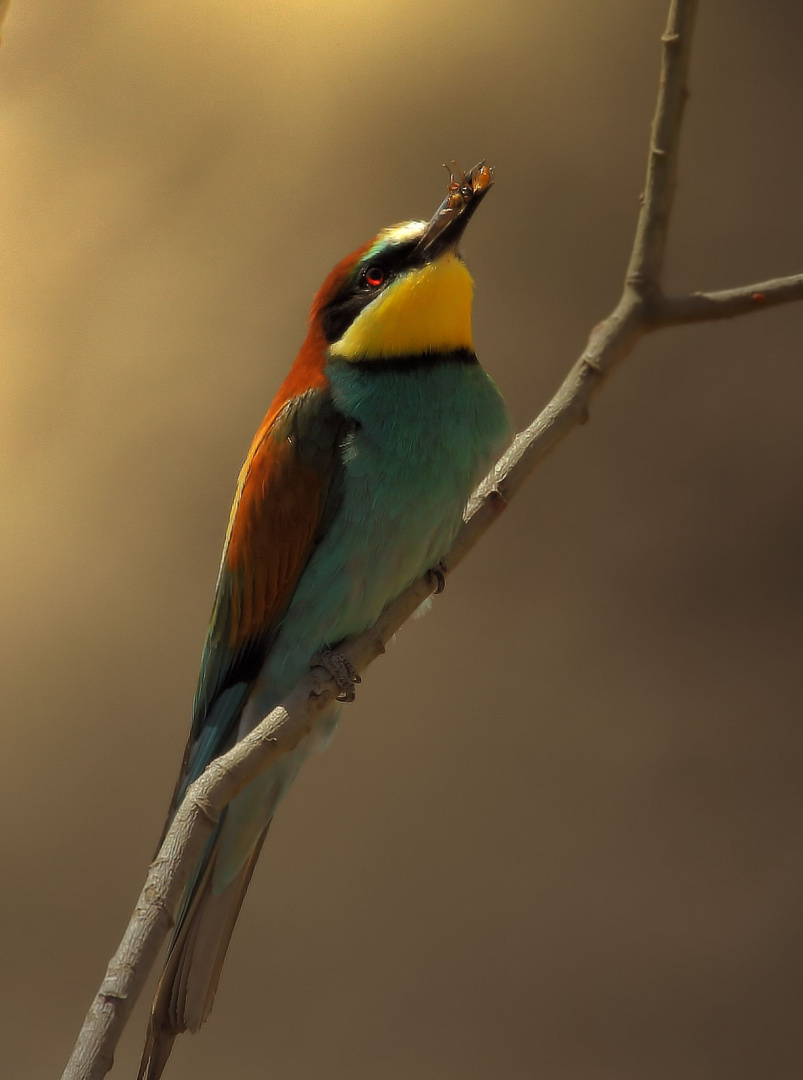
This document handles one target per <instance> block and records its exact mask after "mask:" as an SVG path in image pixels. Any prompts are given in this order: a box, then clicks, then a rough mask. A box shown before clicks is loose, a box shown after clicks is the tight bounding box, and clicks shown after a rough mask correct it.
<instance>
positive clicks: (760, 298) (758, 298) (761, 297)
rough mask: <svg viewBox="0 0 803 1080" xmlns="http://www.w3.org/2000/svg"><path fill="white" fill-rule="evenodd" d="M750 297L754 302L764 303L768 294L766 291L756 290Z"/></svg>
mask: <svg viewBox="0 0 803 1080" xmlns="http://www.w3.org/2000/svg"><path fill="white" fill-rule="evenodd" d="M750 299H751V300H752V301H753V303H754V304H763V303H764V301H765V300H766V299H767V296H766V293H763V292H754V293H753V295H752V296H751V297H750Z"/></svg>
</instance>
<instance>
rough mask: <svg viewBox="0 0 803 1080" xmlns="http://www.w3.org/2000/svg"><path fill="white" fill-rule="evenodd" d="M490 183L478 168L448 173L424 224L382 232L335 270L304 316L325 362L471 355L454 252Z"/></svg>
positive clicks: (465, 277)
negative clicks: (324, 350)
mask: <svg viewBox="0 0 803 1080" xmlns="http://www.w3.org/2000/svg"><path fill="white" fill-rule="evenodd" d="M492 183H493V175H492V172H491V170H490V169H489V168H488V166H487V165H485V163H484V162H481V163H480V164H479V165H477V166H475V167H474V168H473V169H471V170H470V171H469V172H468V173H455V172H452V173H451V174H450V180H449V190H448V193H447V196H446V198H445V199H444V201H443V202H442V203H441V205H440V206H439V207H438V209H437V211H436V212H435V215H434V217H433V218H432V219H431V220H430V221H429V222H425V221H408V222H404V223H403V224H401V225H394V226H392V227H391V228H389V229H383V230H382V232H380V233H379V235H378V236H376V237H375V238H374V239H373V240H372V241H370V243H368V244H366V245H364V246H363V247H361V248H359V249H358V250H357V251H355V252H353V253H352V254H351V255H350V256H348V258H346V259H344V260H343V261H342V262H341V263H339V264H338V265H337V266H336V267H335V269H334V270H333V271H332V273H331V274H330V275H329V277H328V278H327V279H326V281H325V282H324V284H323V286H322V288H321V289H320V291H319V293H318V295H317V296H316V298H315V302H314V303H313V307H312V312H311V317H310V318H311V329H312V330H313V332H314V333H315V334H316V336H317V337H319V338H320V337H323V339H325V341H326V345H327V346H328V349H329V355H330V356H333V357H340V358H342V359H344V360H346V361H350V362H353V363H361V362H370V361H372V360H383V359H385V360H387V359H393V358H399V359H401V358H403V357H420V356H422V355H424V354H429V353H453V352H459V351H462V350H472V349H473V344H472V336H471V301H472V294H473V282H472V280H471V275H470V274H469V272H468V270H467V269H466V266H465V263H464V262H463V260H462V258H461V257H460V255H459V253H458V250H457V246H458V243H459V241H460V238H461V237H462V235H463V232H464V230H465V227H466V225H467V224H468V222H469V220H470V218H471V216H472V214H473V213H474V211H475V210H476V208H477V206H478V205H479V203H480V201H481V200H482V198H483V197H484V195H485V194H486V192H487V191H488V189H489V188H490V186H491V184H492Z"/></svg>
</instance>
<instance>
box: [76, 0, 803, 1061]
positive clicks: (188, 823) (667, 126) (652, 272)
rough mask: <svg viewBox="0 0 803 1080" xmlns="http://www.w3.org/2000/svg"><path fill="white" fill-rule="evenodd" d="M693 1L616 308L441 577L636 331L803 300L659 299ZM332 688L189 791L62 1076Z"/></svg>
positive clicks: (294, 708) (681, 19)
mask: <svg viewBox="0 0 803 1080" xmlns="http://www.w3.org/2000/svg"><path fill="white" fill-rule="evenodd" d="M696 7H697V3H696V0H672V3H671V6H670V12H669V21H668V25H667V30H666V33H665V34H664V36H663V38H662V42H663V61H662V69H661V85H660V90H659V95H658V103H657V107H656V113H655V119H654V122H653V127H652V142H651V146H650V156H649V163H648V168H647V181H646V185H645V195H644V202H643V206H642V210H641V214H640V216H639V222H638V228H637V231H636V237H635V241H634V244H633V251H632V254H631V258H630V264H629V268H628V272H627V277H626V281H625V287H624V291H623V293H622V297H621V299H620V300H619V303H618V304H617V306H616V308H615V309H614V311H613V312H611V314H610V315H609V316H608V317H607V318H606V319H604V320H603V322H601V323H600V324H599V325H598V326H596V327H595V328H594V330H593V331H592V332H591V335H590V338H589V341H588V344H587V346H586V348H585V350H584V352H583V354H582V356H581V357H580V358H579V359H578V360H577V361H576V362H575V364H574V365H573V366H572V368H571V369H570V371H569V373H568V375H567V376H566V378H565V380H564V382H563V384H562V385H561V386H560V388H559V389H558V391H557V393H556V394H555V396H554V397H553V398H552V400H551V401H550V402H549V404H548V405H547V406H546V408H544V409H543V411H542V412H541V413H540V414H539V416H537V417H536V419H535V420H534V421H533V422H532V424H531V425H530V426H529V427H528V428H527V429H526V430H525V431H523V432H521V433H520V434H518V435H517V436H516V438H515V439H514V441H513V444H512V445H511V447H510V449H509V450H508V451H507V453H506V454H505V455H504V456H503V457H502V458H501V459H500V461H499V462H498V463H497V465H496V467H495V468H494V470H493V471H492V472H491V474H490V475H489V476H488V477H487V478H486V479H485V481H483V483H482V484H481V485H480V487H479V488H478V490H477V492H476V493H475V494H474V496H473V497H472V500H471V502H470V504H469V506H468V508H467V510H466V515H465V520H464V523H463V526H462V527H461V529H460V531H459V533H458V534H457V537H456V538H455V541H454V544H453V546H452V548H451V550H450V551H449V554H448V556H447V557H446V559H445V560H444V563H445V569H446V571H447V572H451V571H452V570H453V569H454V568H455V567H456V566H457V565H458V564H459V563H461V562H462V561H463V559H464V558H465V557H466V555H467V554H468V553H469V551H470V550H471V549H472V548H473V547H474V545H475V544H476V543H477V541H478V540H479V539H480V537H481V536H482V535H483V533H484V532H485V531H486V530H487V529H488V528H489V527H490V526H491V525H492V524H493V523H494V521H496V519H497V518H498V517H499V515H500V513H501V512H502V511H503V510H504V508H505V507H506V506H507V503H508V502H509V501H510V499H512V498H513V496H514V495H515V494H516V493H517V491H518V490H519V488H521V486H522V485H523V483H524V482H525V480H526V479H527V478H528V477H529V476H530V474H531V473H532V472H533V470H534V469H535V468H536V466H537V465H539V464H540V463H541V462H542V461H543V460H544V459H545V458H546V457H547V455H548V454H549V453H551V451H552V450H553V449H554V448H555V446H557V444H558V443H559V442H560V441H561V439H562V438H563V437H564V436H565V435H567V434H568V433H569V432H570V431H572V430H573V429H574V428H575V427H576V426H577V425H578V424H581V423H584V422H585V421H586V420H587V419H588V416H589V408H590V403H591V399H592V397H593V396H594V394H595V393H596V392H597V391H598V390H599V388H600V387H601V385H602V384H603V382H604V379H605V376H606V375H607V374H608V373H609V372H610V371H612V370H613V368H614V367H616V366H617V365H618V364H619V363H621V361H622V360H624V359H625V357H626V356H628V355H629V353H630V352H631V351H632V349H633V347H634V345H635V344H636V342H637V341H638V340H639V338H640V337H641V336H642V335H644V334H646V333H648V332H650V331H652V330H656V329H659V328H661V327H665V326H677V325H681V324H684V323H692V322H699V321H701V320H706V319H721V318H730V317H733V316H736V315H744V314H748V313H750V312H754V311H760V310H764V309H765V308H767V307H770V306H773V305H776V304H784V303H790V302H792V301H795V300H799V299H803V275H797V276H795V277H789V278H780V279H778V280H775V281H768V282H764V283H761V284H758V285H749V286H745V287H742V288H737V289H731V290H727V291H724V292H715V293H694V294H690V295H686V296H676V297H668V298H667V297H663V295H662V293H661V288H660V285H661V274H662V268H663V260H664V252H665V248H666V237H667V227H668V224H669V216H670V211H671V207H672V195H673V190H674V184H675V175H676V171H677V156H678V144H679V136H680V127H681V120H682V114H683V106H684V103H685V100H686V97H687V91H686V73H687V70H688V64H689V54H690V50H691V37H692V28H693V22H694V15H695V11H696ZM433 589H434V582H433V581H432V580H431V579H430V578H429V577H423V578H421V579H420V580H418V581H416V582H414V584H412V585H411V586H410V587H409V588H408V589H407V590H405V592H404V593H402V594H401V596H399V597H397V598H396V600H394V601H393V602H392V603H391V604H389V605H388V607H387V608H386V609H385V610H384V612H383V613H382V615H381V616H380V618H379V620H378V621H377V623H376V624H375V625H374V626H373V627H371V628H370V629H369V630H367V631H366V632H365V633H363V634H360V635H359V636H357V637H355V638H353V639H351V640H349V641H347V642H345V643H343V645H342V646H339V649H340V651H342V652H343V653H344V654H345V656H346V657H347V658H348V659H349V660H351V662H352V663H353V665H354V667H355V668H356V670H358V671H363V670H364V669H365V668H366V667H367V666H368V664H370V663H371V661H372V660H375V659H376V657H377V656H379V655H380V654H381V653H383V652H384V651H385V643H386V642H387V641H388V640H389V638H390V637H392V636H393V634H394V633H395V632H396V631H397V630H398V629H399V627H400V626H402V624H403V623H404V622H406V620H407V619H408V618H409V617H410V615H411V614H412V613H413V612H414V611H415V610H416V608H418V606H419V605H420V604H421V603H422V602H423V601H424V600H425V599H426V597H427V596H429V595H430V593H432V591H433ZM336 693H337V688H336V687H335V686H334V685H333V684H332V682H331V681H330V680H329V678H328V676H327V675H326V674H325V673H324V672H323V671H322V669H320V668H316V669H315V670H313V671H312V672H311V673H310V674H309V675H308V676H307V677H306V678H305V679H303V680H302V681H301V682H300V683H299V684H298V685H297V686H296V687H295V689H294V690H293V691H292V693H291V694H290V695H289V696H288V697H287V698H286V699H285V701H284V702H283V703H282V705H280V706H279V707H278V708H276V709H274V710H273V712H271V714H270V715H269V716H267V717H265V719H264V720H262V722H261V723H260V724H259V725H258V726H257V727H256V728H255V729H254V730H253V731H252V732H251V734H250V735H248V736H246V738H244V739H243V740H242V741H241V742H239V743H237V745H236V746H235V747H234V748H233V749H232V750H230V751H229V752H228V753H227V754H225V755H223V756H222V757H219V758H217V759H216V760H215V761H213V762H212V764H211V765H210V766H209V767H208V768H207V770H206V771H205V772H204V774H203V775H202V776H201V777H200V778H199V779H198V780H196V781H195V783H194V784H192V786H191V787H190V789H189V790H188V792H187V795H186V797H185V799H184V801H183V803H182V805H181V806H180V808H179V810H178V812H177V814H176V816H175V819H174V821H173V823H172V825H171V827H170V829H169V831H168V833H167V836H166V837H165V841H164V844H163V845H162V848H161V850H160V852H159V854H158V856H157V858H156V859H155V860H154V862H153V863H152V864H151V866H150V869H149V871H148V876H147V879H146V882H145V886H144V888H143V890H142V893H141V895H140V897H139V900H138V901H137V905H136V908H135V910H134V914H133V916H132V918H131V922H130V923H129V926H128V928H127V930H126V932H125V935H124V937H123V940H122V941H121V943H120V946H119V948H118V950H117V952H116V954H115V955H114V957H113V958H112V960H111V962H110V964H109V967H108V970H107V972H106V976H105V978H104V980H103V983H102V984H101V987H100V990H99V991H98V993H97V995H96V997H95V999H94V1001H93V1003H92V1006H91V1008H90V1010H89V1013H88V1014H87V1017H86V1020H85V1021H84V1025H83V1027H82V1029H81V1032H80V1034H79V1037H78V1041H77V1043H76V1046H75V1049H74V1051H73V1054H72V1057H71V1058H70V1061H69V1062H68V1064H67V1068H66V1070H65V1072H64V1074H63V1077H62V1080H101V1078H102V1077H103V1076H105V1075H106V1073H107V1072H108V1071H109V1069H110V1068H111V1066H112V1062H113V1057H114V1050H115V1047H116V1045H117V1042H118V1040H119V1038H120V1035H121V1033H122V1031H123V1028H124V1026H125V1023H126V1021H127V1019H128V1016H129V1014H130V1012H131V1009H132V1007H133V1005H134V1002H135V1001H136V999H137V997H138V995H139V993H140V991H141V989H142V986H143V984H144V982H145V979H146V978H147V976H148V973H149V972H150V969H151V967H152V965H153V963H154V961H155V959H156V957H157V955H158V953H159V950H160V948H161V945H162V943H163V941H164V939H165V936H166V935H167V932H168V930H169V928H170V926H171V924H172V920H173V913H174V912H175V911H176V909H177V906H178V903H179V899H180V897H181V894H182V891H183V889H184V886H185V884H186V882H187V880H188V878H189V875H190V872H191V868H192V866H193V865H194V863H195V861H196V859H197V858H198V856H199V854H200V852H201V850H202V848H203V845H204V843H205V841H206V838H207V837H208V836H209V834H210V833H211V831H212V829H213V828H214V825H215V823H216V822H217V821H218V819H219V817H220V814H221V813H222V812H223V809H224V808H225V806H226V805H227V803H228V802H229V801H230V800H231V799H232V798H234V796H235V795H236V794H237V793H238V792H240V791H242V790H243V788H245V787H246V786H247V785H248V784H249V783H251V781H252V780H254V779H255V778H256V777H257V776H258V775H259V774H260V773H261V772H262V771H263V770H264V769H265V768H266V767H267V766H268V765H269V764H270V763H271V762H272V761H274V760H275V759H276V758H277V757H279V756H281V755H282V754H285V753H286V752H287V751H288V750H290V749H292V748H293V747H294V746H295V745H296V744H297V743H298V742H299V740H300V739H302V738H303V737H304V735H306V734H307V733H308V732H309V731H310V728H311V726H312V725H313V723H314V721H315V717H316V716H317V714H318V713H319V712H320V711H321V710H322V709H323V708H324V707H325V706H326V705H327V704H328V702H329V701H330V700H331V698H332V696H333V695H334V694H336Z"/></svg>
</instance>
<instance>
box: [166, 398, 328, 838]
mask: <svg viewBox="0 0 803 1080" xmlns="http://www.w3.org/2000/svg"><path fill="white" fill-rule="evenodd" d="M348 429H349V425H348V421H347V420H346V419H345V418H344V417H343V415H342V414H341V413H339V412H338V411H337V409H336V407H335V405H334V403H333V402H332V399H331V395H330V393H329V392H328V390H327V389H326V388H325V387H323V388H318V389H312V390H308V391H306V392H305V393H303V394H300V395H298V396H296V397H293V398H291V399H290V400H289V401H288V402H286V404H284V405H283V406H282V407H281V408H280V409H279V410H278V411H277V410H276V409H275V408H274V409H273V410H271V413H269V414H268V417H267V418H266V421H265V423H264V424H263V426H262V428H261V429H260V430H259V432H257V435H256V438H255V439H254V442H253V444H252V447H251V451H250V453H249V455H248V458H247V459H246V462H245V465H244V466H243V469H242V472H241V473H240V478H239V481H238V484H237V493H236V495H235V498H234V504H233V506H232V511H231V517H230V520H229V529H228V534H227V536H226V544H225V547H224V549H223V558H222V560H221V564H220V572H219V574H218V581H217V589H216V592H215V601H214V606H213V609H212V620H211V624H210V627H209V632H208V634H207V638H206V644H205V646H204V651H203V657H202V660H201V671H200V675H199V678H198V688H197V690H196V694H195V704H194V708H193V721H192V729H191V732H190V738H189V742H188V744H187V749H186V751H185V754H184V761H183V764H182V769H181V775H180V776H179V781H178V784H177V786H176V792H175V795H174V800H173V805H172V807H171V817H172V813H173V812H174V810H175V807H176V805H177V802H178V801H179V800H180V798H181V797H182V796H183V793H184V791H185V790H186V786H187V784H188V783H190V782H191V781H192V780H193V779H195V777H196V776H198V775H200V773H201V772H202V771H203V769H204V768H205V767H206V765H207V764H208V763H209V762H210V761H211V760H212V758H213V757H215V756H216V755H217V754H219V753H221V751H222V750H223V749H224V747H225V746H226V744H227V742H229V741H230V738H231V735H232V731H233V727H234V725H235V723H236V721H237V718H238V717H239V714H240V712H241V710H242V707H243V704H244V702H245V698H246V697H247V695H248V691H249V688H250V686H251V683H252V682H253V680H254V678H255V677H256V675H257V673H258V671H259V669H260V667H261V665H262V663H263V662H264V660H265V657H266V656H267V654H268V651H269V650H270V647H271V644H272V641H273V638H274V636H275V633H276V629H277V626H278V624H279V622H280V620H281V618H282V616H283V615H284V612H285V610H286V609H287V605H288V604H289V602H290V598H291V597H292V595H293V592H294V590H295V587H296V584H297V583H298V580H299V578H300V577H301V574H302V572H303V570H304V567H305V566H306V564H307V561H308V560H309V557H310V555H311V553H312V551H313V550H314V548H315V546H316V544H317V543H318V541H319V540H320V538H321V537H322V536H323V535H324V533H325V532H326V530H327V528H328V526H329V523H330V522H331V520H332V517H333V516H334V514H335V512H336V509H337V506H338V505H339V502H340V495H341V489H342V465H341V455H340V453H339V448H340V445H341V443H342V440H343V438H344V436H345V435H346V433H347V432H348Z"/></svg>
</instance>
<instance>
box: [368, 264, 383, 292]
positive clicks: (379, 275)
mask: <svg viewBox="0 0 803 1080" xmlns="http://www.w3.org/2000/svg"><path fill="white" fill-rule="evenodd" d="M365 280H366V281H367V283H368V284H369V285H370V286H371V288H372V289H376V288H378V287H379V286H380V285H381V284H382V282H383V281H384V280H385V271H384V270H383V269H382V267H381V266H369V267H368V269H367V270H366V271H365Z"/></svg>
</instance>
